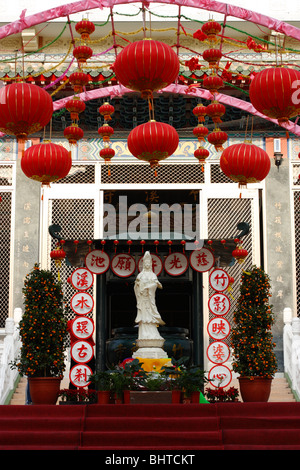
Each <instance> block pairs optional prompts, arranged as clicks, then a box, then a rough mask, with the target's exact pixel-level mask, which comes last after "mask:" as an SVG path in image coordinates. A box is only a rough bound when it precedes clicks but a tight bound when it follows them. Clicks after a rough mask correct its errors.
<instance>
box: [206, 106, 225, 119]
mask: <svg viewBox="0 0 300 470" xmlns="http://www.w3.org/2000/svg"><path fill="white" fill-rule="evenodd" d="M225 112H226V108H225V106H224V105H223V104H221V103H219V102H218V101H216V100H214V101H212V102H211V103H210V104H209V105H208V106H207V107H206V113H207V115H208V116H209V117H210V118H211V119H212V120H213V122H214V123H215V124H218V123H220V122H222V120H221V117H222V116H224V114H225Z"/></svg>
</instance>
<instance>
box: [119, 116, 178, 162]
mask: <svg viewBox="0 0 300 470" xmlns="http://www.w3.org/2000/svg"><path fill="white" fill-rule="evenodd" d="M127 143H128V149H129V151H130V152H131V153H132V155H134V156H135V157H136V158H138V159H139V160H144V161H146V162H149V163H150V166H151V168H155V167H157V166H158V165H159V161H161V160H164V159H166V158H168V157H169V156H170V155H172V154H173V153H174V152H175V151H176V149H177V147H178V143H179V136H178V134H177V132H176V130H175V129H174V127H172V126H170V125H169V124H166V123H163V122H156V121H149V122H147V123H145V124H141V125H139V126H137V127H135V128H134V129H133V130H132V131H131V132H130V134H129V136H128V140H127Z"/></svg>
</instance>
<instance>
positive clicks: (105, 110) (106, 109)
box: [99, 102, 115, 121]
mask: <svg viewBox="0 0 300 470" xmlns="http://www.w3.org/2000/svg"><path fill="white" fill-rule="evenodd" d="M114 112H115V108H114V107H113V106H112V105H111V104H109V103H107V102H106V103H103V105H102V106H100V108H99V113H100V114H101V116H103V117H104V120H105V121H110V120H111V115H112V114H113V113H114Z"/></svg>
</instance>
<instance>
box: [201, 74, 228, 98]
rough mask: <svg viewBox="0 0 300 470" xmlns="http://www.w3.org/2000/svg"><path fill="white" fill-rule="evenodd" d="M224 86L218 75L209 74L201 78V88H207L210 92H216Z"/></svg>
mask: <svg viewBox="0 0 300 470" xmlns="http://www.w3.org/2000/svg"><path fill="white" fill-rule="evenodd" d="M223 86H224V82H223V80H222V78H221V77H219V76H218V75H210V76H209V77H205V78H204V79H203V88H206V89H207V90H209V91H210V92H211V93H212V94H213V93H217V92H218V90H219V89H220V88H222V87H223Z"/></svg>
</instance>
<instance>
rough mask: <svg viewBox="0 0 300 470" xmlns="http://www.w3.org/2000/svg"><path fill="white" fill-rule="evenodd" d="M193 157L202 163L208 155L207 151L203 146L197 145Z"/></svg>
mask: <svg viewBox="0 0 300 470" xmlns="http://www.w3.org/2000/svg"><path fill="white" fill-rule="evenodd" d="M194 157H195V158H197V159H198V160H199V163H201V164H203V163H204V162H205V160H206V159H207V157H209V151H208V150H207V149H205V148H204V147H199V148H197V150H195V152H194Z"/></svg>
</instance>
